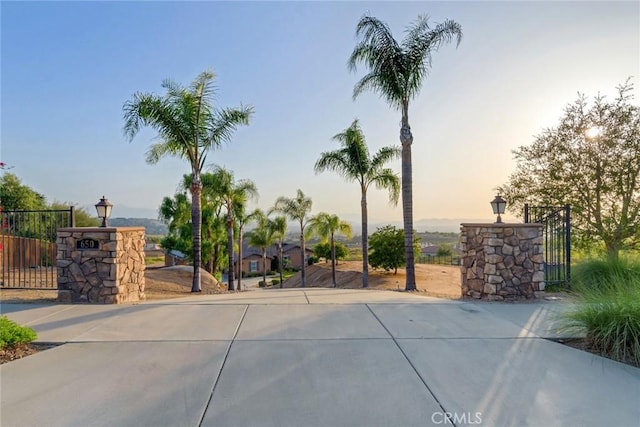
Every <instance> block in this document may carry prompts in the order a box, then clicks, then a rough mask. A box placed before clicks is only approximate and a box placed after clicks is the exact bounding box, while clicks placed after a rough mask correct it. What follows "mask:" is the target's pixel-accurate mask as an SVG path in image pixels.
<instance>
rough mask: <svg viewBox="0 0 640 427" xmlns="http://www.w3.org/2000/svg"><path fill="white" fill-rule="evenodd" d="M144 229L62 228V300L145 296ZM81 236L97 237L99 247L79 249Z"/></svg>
mask: <svg viewBox="0 0 640 427" xmlns="http://www.w3.org/2000/svg"><path fill="white" fill-rule="evenodd" d="M144 233H145V229H144V227H106V228H101V227H91V228H89V227H83V228H60V229H58V233H57V240H56V243H57V247H58V256H57V266H58V301H60V302H89V303H102V304H119V303H123V302H134V301H140V300H144V299H145V295H144V270H145V262H144V243H145V237H144ZM79 239H93V240H94V241H97V243H98V244H97V245H96V246H97V247H96V248H95V249H94V248H90V249H77V248H76V242H77V241H78V240H79Z"/></svg>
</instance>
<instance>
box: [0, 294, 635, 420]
mask: <svg viewBox="0 0 640 427" xmlns="http://www.w3.org/2000/svg"><path fill="white" fill-rule="evenodd" d="M564 308H565V306H564V305H563V304H560V303H556V302H553V303H552V302H542V303H534V304H498V303H474V302H459V301H447V300H439V299H435V298H428V297H423V296H418V295H411V294H405V293H398V292H385V291H364V290H335V289H308V290H300V289H295V290H291V289H285V290H279V289H274V290H256V291H250V292H244V293H237V294H227V295H212V296H205V295H197V296H192V297H187V298H182V299H178V300H168V301H159V302H158V301H154V302H152V303H143V304H138V305H128V306H89V305H73V306H71V305H26V304H3V305H0V310H1V311H2V313H4V314H6V315H7V316H9V317H10V318H12V319H14V320H16V321H18V322H19V323H21V324H26V325H29V326H31V327H33V328H34V329H35V330H36V331H37V332H38V335H39V341H41V342H63V343H65V344H64V345H61V346H58V347H56V348H54V349H50V350H47V351H43V352H41V353H38V354H36V355H33V356H30V357H27V358H25V359H21V360H18V361H14V362H11V363H8V364H5V365H2V366H1V367H0V386H1V390H0V392H1V400H2V404H1V408H0V424H1V425H2V426H3V427H7V426H43V425H47V426H180V425H184V426H199V425H202V426H413V425H415V426H425V425H426V426H428V425H452V424H453V425H457V426H464V425H486V426H568V425H575V426H604V425H619V426H637V425H640V369H637V368H633V367H630V366H627V365H623V364H620V363H617V362H613V361H610V360H607V359H603V358H600V357H597V356H593V355H591V354H589V353H585V352H582V351H579V350H576V349H573V348H570V347H566V346H564V345H562V344H558V343H556V342H552V341H549V340H546V339H543V338H544V337H557V336H558V335H557V333H556V332H555V330H554V324H555V319H554V315H555V314H557V313H558V312H559V311H561V310H563V309H564Z"/></svg>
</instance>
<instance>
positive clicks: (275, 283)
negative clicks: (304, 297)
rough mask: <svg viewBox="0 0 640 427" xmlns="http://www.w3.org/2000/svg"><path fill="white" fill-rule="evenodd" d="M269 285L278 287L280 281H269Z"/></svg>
mask: <svg viewBox="0 0 640 427" xmlns="http://www.w3.org/2000/svg"><path fill="white" fill-rule="evenodd" d="M271 284H272V285H273V286H275V285H279V284H280V279H273V280H272V281H271Z"/></svg>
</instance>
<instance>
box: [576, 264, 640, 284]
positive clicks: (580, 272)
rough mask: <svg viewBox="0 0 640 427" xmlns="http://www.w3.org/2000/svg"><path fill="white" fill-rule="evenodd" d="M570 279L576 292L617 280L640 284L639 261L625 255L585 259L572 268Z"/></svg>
mask: <svg viewBox="0 0 640 427" xmlns="http://www.w3.org/2000/svg"><path fill="white" fill-rule="evenodd" d="M571 279H572V280H571V281H572V284H573V285H575V287H576V289H577V290H578V292H580V290H582V289H585V288H589V289H591V288H600V287H603V286H604V287H607V286H608V285H609V284H610V283H611V281H617V280H620V281H623V282H630V283H633V282H635V283H636V284H637V285H640V261H639V260H637V259H633V258H626V257H620V258H617V259H589V260H585V261H582V262H580V263H579V264H578V265H576V266H575V267H574V268H573V272H572V277H571Z"/></svg>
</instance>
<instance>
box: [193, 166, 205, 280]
mask: <svg viewBox="0 0 640 427" xmlns="http://www.w3.org/2000/svg"><path fill="white" fill-rule="evenodd" d="M193 176H194V179H193V183H192V184H191V222H192V224H193V283H192V285H191V292H201V291H202V287H201V285H200V284H201V280H200V263H201V258H202V238H201V233H202V210H201V208H200V203H201V200H200V196H201V193H202V183H201V182H200V177H199V176H198V175H197V174H195V173H194V175H193ZM196 177H197V178H196Z"/></svg>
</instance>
